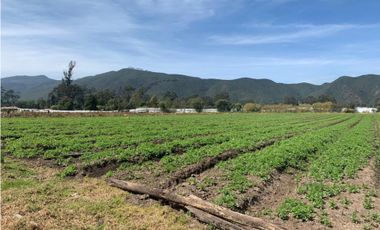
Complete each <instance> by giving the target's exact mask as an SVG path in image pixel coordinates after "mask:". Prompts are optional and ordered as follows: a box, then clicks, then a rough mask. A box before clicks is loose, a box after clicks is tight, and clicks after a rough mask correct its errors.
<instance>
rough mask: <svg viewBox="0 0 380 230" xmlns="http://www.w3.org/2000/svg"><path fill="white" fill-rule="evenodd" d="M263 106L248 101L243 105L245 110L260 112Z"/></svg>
mask: <svg viewBox="0 0 380 230" xmlns="http://www.w3.org/2000/svg"><path fill="white" fill-rule="evenodd" d="M260 109H261V106H260V105H259V104H255V103H247V104H245V105H244V107H243V111H245V112H260Z"/></svg>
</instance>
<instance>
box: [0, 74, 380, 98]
mask: <svg viewBox="0 0 380 230" xmlns="http://www.w3.org/2000/svg"><path fill="white" fill-rule="evenodd" d="M59 82H60V81H58V80H53V79H50V78H48V77H46V76H14V77H7V78H2V79H1V83H2V86H3V87H4V88H6V89H13V90H15V91H16V92H19V93H20V96H21V99H24V100H27V99H29V100H31V99H38V98H40V97H44V98H46V97H47V95H48V93H49V92H50V91H51V90H52V89H53V88H54V86H56V85H57V84H59ZM75 83H76V84H79V85H81V86H85V87H87V88H95V89H110V90H118V89H120V88H121V87H124V86H132V87H134V88H141V87H143V88H144V89H145V90H146V92H147V94H149V95H158V96H161V95H163V94H164V93H165V92H167V91H173V92H175V93H176V94H177V95H178V96H179V97H189V96H193V95H200V96H211V97H213V96H215V95H216V94H218V93H221V92H228V93H229V95H230V98H231V100H232V101H239V102H247V101H255V102H258V103H278V102H282V101H283V100H284V97H289V96H291V97H295V98H297V99H301V98H305V97H307V96H310V95H312V96H318V95H321V94H326V95H329V96H333V97H334V98H336V99H337V102H338V103H341V104H342V103H344V104H347V103H355V104H367V105H372V104H374V103H375V100H376V99H377V98H380V75H373V74H372V75H363V76H359V77H340V78H338V79H337V80H335V81H333V82H331V83H325V84H323V85H313V84H309V83H299V84H283V83H276V82H274V81H271V80H268V79H253V78H239V79H235V80H219V79H201V78H197V77H190V76H185V75H178V74H165V73H157V72H150V71H143V70H137V69H132V68H127V69H121V70H119V71H111V72H106V73H102V74H98V75H94V76H88V77H84V78H80V79H78V80H75Z"/></svg>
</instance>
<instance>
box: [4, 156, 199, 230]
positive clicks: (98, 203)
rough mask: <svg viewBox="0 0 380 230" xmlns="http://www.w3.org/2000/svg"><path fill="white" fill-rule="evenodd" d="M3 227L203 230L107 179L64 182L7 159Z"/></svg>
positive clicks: (46, 171)
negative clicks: (135, 199)
mask: <svg viewBox="0 0 380 230" xmlns="http://www.w3.org/2000/svg"><path fill="white" fill-rule="evenodd" d="M1 168H2V194H1V195H2V196H1V212H2V219H1V227H2V229H202V228H204V226H203V225H201V224H199V223H198V222H195V221H194V220H193V219H192V218H191V217H190V216H188V215H186V214H185V213H183V212H179V211H175V210H173V209H171V208H170V207H168V206H162V205H159V204H157V203H150V204H148V205H147V204H145V205H140V204H131V203H128V202H126V201H127V200H128V197H131V196H133V195H131V194H128V193H126V192H123V191H121V190H119V189H116V188H112V187H110V186H108V185H107V184H106V183H105V182H104V180H103V179H102V178H82V179H60V178H59V177H57V176H56V174H57V173H58V170H57V169H51V168H48V167H34V168H33V166H32V165H31V164H30V163H26V162H20V161H18V160H11V159H6V160H5V163H3V165H2V167H1Z"/></svg>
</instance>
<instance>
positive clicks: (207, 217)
mask: <svg viewBox="0 0 380 230" xmlns="http://www.w3.org/2000/svg"><path fill="white" fill-rule="evenodd" d="M185 208H186V209H187V210H189V211H190V212H191V213H192V214H193V215H194V216H195V217H196V218H197V219H198V220H200V221H201V222H204V223H207V224H211V225H212V226H215V227H217V228H219V229H223V230H248V229H250V228H249V227H247V226H242V225H238V224H234V223H231V222H228V221H226V220H224V219H222V218H219V217H217V216H214V215H211V214H209V213H207V212H204V211H202V210H200V209H197V208H194V207H191V206H185Z"/></svg>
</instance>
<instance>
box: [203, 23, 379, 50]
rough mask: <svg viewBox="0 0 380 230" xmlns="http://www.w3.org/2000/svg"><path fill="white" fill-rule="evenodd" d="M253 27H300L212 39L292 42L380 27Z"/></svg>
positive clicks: (228, 42)
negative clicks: (263, 33) (281, 31)
mask: <svg viewBox="0 0 380 230" xmlns="http://www.w3.org/2000/svg"><path fill="white" fill-rule="evenodd" d="M252 26H253V27H268V28H271V29H274V28H283V29H284V28H285V29H294V28H296V29H298V28H301V29H298V30H297V31H290V32H285V33H280V34H278V33H274V34H273V33H271V34H266V35H232V36H225V35H214V36H211V37H210V39H211V40H213V41H215V42H216V43H218V44H223V45H259V44H273V43H290V42H296V41H299V40H301V39H306V38H319V37H325V36H329V35H331V34H335V33H338V32H341V31H344V30H350V29H363V28H374V27H379V24H370V25H357V24H326V25H313V24H288V25H271V24H254V25H252Z"/></svg>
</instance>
